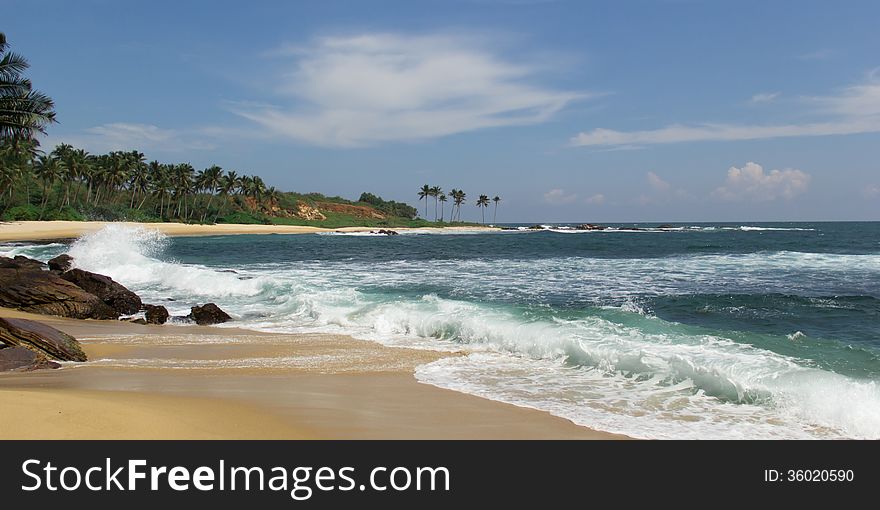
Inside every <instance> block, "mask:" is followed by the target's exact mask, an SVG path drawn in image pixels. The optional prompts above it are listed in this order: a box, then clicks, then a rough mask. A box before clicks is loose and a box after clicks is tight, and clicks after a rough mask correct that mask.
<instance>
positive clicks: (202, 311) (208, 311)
mask: <svg viewBox="0 0 880 510" xmlns="http://www.w3.org/2000/svg"><path fill="white" fill-rule="evenodd" d="M189 318H190V319H192V320H194V321H196V324H198V325H200V326H206V325H208V324H220V323H221V322H226V321H228V320H230V319H232V317H230V316H229V314H227V313H226V312H224V311H223V310H221V309H220V307H219V306H217V305H215V304H214V303H207V304H205V305H202V306H194V307H192V310H191V311H190V314H189Z"/></svg>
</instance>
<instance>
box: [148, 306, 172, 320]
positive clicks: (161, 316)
mask: <svg viewBox="0 0 880 510" xmlns="http://www.w3.org/2000/svg"><path fill="white" fill-rule="evenodd" d="M144 311H145V313H144V317H146V319H147V323H149V324H165V322H167V321H168V309H167V308H165V307H164V306H162V305H144Z"/></svg>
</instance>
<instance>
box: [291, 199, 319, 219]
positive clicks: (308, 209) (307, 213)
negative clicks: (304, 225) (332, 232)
mask: <svg viewBox="0 0 880 510" xmlns="http://www.w3.org/2000/svg"><path fill="white" fill-rule="evenodd" d="M296 216H297V217H298V218H302V219H304V220H312V221H313V220H320V221H324V220H326V219H327V217H326V216H324V214H323V213H321V211H319V210H317V209H315V208H314V207H312V206H310V205H308V204H304V203H302V202H300V203H298V204H296Z"/></svg>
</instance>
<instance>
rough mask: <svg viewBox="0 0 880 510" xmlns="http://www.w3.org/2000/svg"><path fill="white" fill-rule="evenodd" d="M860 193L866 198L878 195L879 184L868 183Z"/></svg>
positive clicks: (879, 194)
mask: <svg viewBox="0 0 880 510" xmlns="http://www.w3.org/2000/svg"><path fill="white" fill-rule="evenodd" d="M862 195H864V196H865V198H868V199H872V200H873V199H875V198H878V197H880V184H870V185H868V186H866V187H864V188H863V189H862Z"/></svg>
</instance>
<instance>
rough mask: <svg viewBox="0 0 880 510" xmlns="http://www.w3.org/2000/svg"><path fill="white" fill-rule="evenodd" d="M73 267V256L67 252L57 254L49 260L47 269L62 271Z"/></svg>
mask: <svg viewBox="0 0 880 510" xmlns="http://www.w3.org/2000/svg"><path fill="white" fill-rule="evenodd" d="M71 267H73V257H71V256H70V255H68V254H66V253H65V254H62V255H58V256H57V257H55V258H54V259H51V260H50V261H49V270H50V271H58V272H59V273H63V272H65V271H67V270H68V269H70V268H71Z"/></svg>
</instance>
